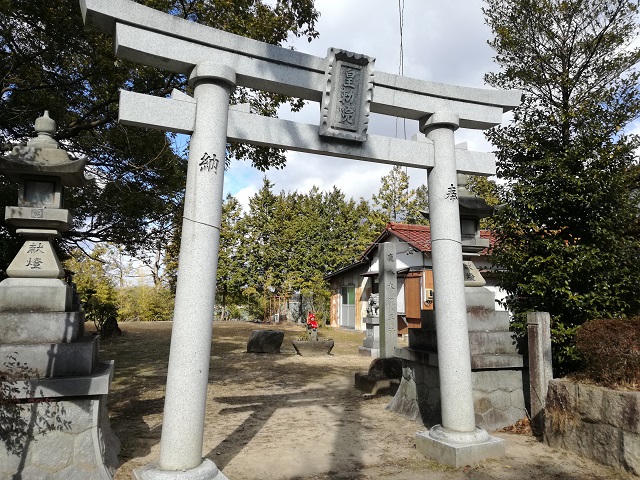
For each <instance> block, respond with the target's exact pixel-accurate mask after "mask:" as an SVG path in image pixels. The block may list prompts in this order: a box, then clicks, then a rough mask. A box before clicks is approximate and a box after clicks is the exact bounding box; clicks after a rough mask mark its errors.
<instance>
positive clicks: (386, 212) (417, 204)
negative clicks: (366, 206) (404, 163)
mask: <svg viewBox="0 0 640 480" xmlns="http://www.w3.org/2000/svg"><path fill="white" fill-rule="evenodd" d="M380 183H381V185H380V190H378V194H377V195H375V194H374V195H373V196H372V200H373V204H374V206H375V210H376V212H377V215H376V220H375V221H376V223H377V224H378V225H379V227H380V228H379V230H382V229H383V228H384V226H385V225H386V224H387V222H401V223H416V224H426V223H427V220H426V219H425V218H424V216H423V215H422V214H421V213H420V211H421V210H426V209H427V208H428V204H429V202H428V199H427V196H428V195H427V187H426V185H421V186H420V187H418V188H417V189H415V190H414V189H410V188H409V175H408V174H407V173H406V172H405V171H404V170H403V168H402V167H399V166H397V165H395V166H394V167H393V168H392V169H391V171H390V172H389V174H388V175H385V176H383V177H382V178H381V179H380Z"/></svg>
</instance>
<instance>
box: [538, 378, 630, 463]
mask: <svg viewBox="0 0 640 480" xmlns="http://www.w3.org/2000/svg"><path fill="white" fill-rule="evenodd" d="M544 439H545V442H546V443H547V444H548V445H550V446H552V447H556V448H564V449H567V450H571V451H573V452H576V453H578V454H580V455H582V456H584V457H587V458H591V459H594V460H596V461H598V462H600V463H603V464H605V465H610V466H613V467H617V468H623V469H625V470H627V471H629V472H631V473H633V474H635V475H640V392H632V391H618V390H609V389H607V388H603V387H598V386H594V385H585V384H580V383H574V382H571V381H567V380H565V379H555V380H551V381H550V382H549V392H548V395H547V403H546V407H545V429H544Z"/></svg>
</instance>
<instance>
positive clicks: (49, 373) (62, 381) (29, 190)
mask: <svg viewBox="0 0 640 480" xmlns="http://www.w3.org/2000/svg"><path fill="white" fill-rule="evenodd" d="M35 130H36V133H37V135H38V136H37V137H36V138H34V139H32V140H29V142H28V143H27V145H26V146H18V147H15V148H14V149H13V150H12V151H11V153H10V154H9V155H7V156H5V157H0V172H1V173H2V174H4V175H6V176H7V177H8V178H10V179H12V180H14V181H16V182H18V184H19V194H18V206H12V207H6V212H5V220H6V221H7V222H8V223H10V224H12V225H14V226H15V227H17V232H18V233H19V234H21V235H23V236H24V237H25V238H26V241H25V243H24V245H23V247H22V248H21V249H20V251H19V252H18V254H17V255H16V257H15V258H14V260H13V261H12V262H11V264H10V266H9V268H8V269H7V275H8V276H9V278H7V279H5V280H4V281H2V282H0V373H2V374H3V377H4V378H6V380H5V382H4V385H3V391H4V392H6V391H8V390H7V387H10V388H11V389H12V393H11V398H10V399H5V401H7V402H8V403H7V404H5V406H4V407H3V408H4V409H5V410H6V411H7V412H8V411H10V412H12V414H11V416H10V417H11V421H12V422H13V425H10V426H9V430H11V429H12V428H14V429H23V430H24V431H23V432H19V433H20V434H21V435H24V436H23V441H21V442H19V443H18V444H16V443H15V442H13V443H11V442H10V441H9V440H10V438H3V437H1V436H0V443H3V444H4V445H3V447H4V448H0V477H2V478H5V477H7V478H8V477H9V476H12V475H13V477H12V478H65V479H78V480H80V479H91V480H110V479H111V478H112V476H113V473H114V471H115V468H116V467H117V464H118V460H117V454H118V451H119V448H120V446H119V442H118V440H117V438H116V437H115V435H114V434H113V433H112V431H111V427H110V424H109V417H108V414H107V397H108V393H109V385H110V382H111V378H112V375H113V362H112V361H107V362H100V361H99V360H98V346H99V345H98V342H99V337H93V336H86V335H85V333H84V320H85V318H84V312H83V310H82V306H81V305H80V304H79V302H78V298H77V295H75V294H74V293H75V292H74V289H73V287H72V286H71V285H69V283H67V282H66V281H65V280H64V277H65V272H64V270H63V269H62V265H61V264H60V260H59V259H58V256H57V255H56V252H55V249H54V247H53V244H52V242H53V240H54V239H56V238H59V237H60V234H61V232H65V231H67V230H68V229H69V227H70V225H71V215H70V214H69V211H68V210H65V209H64V208H63V203H62V197H63V188H64V187H76V186H81V185H83V184H85V183H86V182H87V181H88V179H87V178H86V177H85V175H84V167H85V163H86V160H84V159H80V160H72V159H70V158H69V156H68V155H67V153H66V152H65V151H63V150H61V149H60V148H59V147H58V142H56V141H55V140H54V139H53V135H54V134H55V132H56V124H55V122H54V121H53V120H52V119H51V118H49V115H48V113H47V112H45V114H44V116H42V117H40V118H38V119H37V120H36V124H35ZM25 402H26V403H25Z"/></svg>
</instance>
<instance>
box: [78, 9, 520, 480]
mask: <svg viewBox="0 0 640 480" xmlns="http://www.w3.org/2000/svg"><path fill="white" fill-rule="evenodd" d="M80 4H81V8H82V12H83V15H84V17H85V21H86V23H87V24H88V25H90V26H93V27H97V28H99V29H101V30H103V31H104V32H106V33H109V34H111V35H113V36H114V41H115V46H116V49H115V50H116V55H117V56H118V57H120V58H124V59H127V60H130V61H133V62H137V63H142V64H145V65H149V66H154V67H157V68H161V69H164V70H167V71H171V72H174V73H180V74H185V75H188V76H189V78H190V83H191V85H192V86H193V87H194V97H193V98H192V97H189V96H187V95H185V94H184V93H181V92H177V91H176V92H174V93H173V94H172V98H157V97H151V96H147V95H141V94H137V93H133V92H128V91H122V92H121V96H120V121H121V122H122V123H125V124H128V125H138V126H143V127H147V128H158V129H162V130H167V131H172V132H178V133H186V134H190V135H192V139H191V144H190V149H189V167H188V173H187V186H186V193H185V213H184V224H183V237H182V243H181V251H180V258H179V270H178V284H177V292H176V307H175V312H174V325H173V333H172V343H171V353H170V359H169V373H168V378H167V396H166V401H165V412H164V423H163V429H162V440H161V450H160V459H159V462H158V464H157V465H154V466H152V467H150V468H148V469H147V470H145V471H144V472H141V473H140V475H141V477H140V478H149V479H155V478H164V477H162V476H161V475H162V474H163V473H162V472H165V471H172V472H175V475H177V476H176V477H172V478H196V477H194V476H193V475H201V476H199V477H197V478H224V476H223V475H222V473H221V472H218V470H217V468H216V467H215V465H213V463H212V462H210V461H207V460H205V461H203V460H202V458H201V453H202V434H203V428H204V407H205V403H206V389H207V374H208V362H209V349H210V333H211V319H212V313H213V304H214V298H215V295H214V291H213V290H212V285H214V284H215V276H216V269H217V251H218V243H219V228H220V211H221V205H222V184H223V175H224V168H223V165H224V164H223V161H224V155H225V146H226V143H227V142H228V141H233V142H245V143H252V144H256V145H265V146H270V147H274V148H282V149H290V150H297V151H302V152H311V153H316V154H320V155H330V156H339V157H343V158H347V159H356V160H364V161H371V162H378V163H386V164H391V165H400V166H407V167H414V168H421V169H425V170H426V171H427V172H428V184H429V204H430V207H431V208H430V211H431V235H432V239H433V240H432V241H433V262H434V283H435V292H436V294H435V295H436V297H435V300H434V302H435V305H436V318H437V322H438V324H439V325H445V326H446V327H445V328H446V330H447V331H449V332H452V331H455V332H457V333H459V335H460V336H458V334H457V333H456V334H450V335H449V336H448V337H447V338H443V340H442V342H441V341H440V338H438V354H439V358H440V362H441V365H442V367H441V369H440V376H441V378H443V379H445V378H446V379H447V380H445V381H444V382H443V385H442V387H441V394H442V397H443V402H442V404H443V405H445V404H446V405H448V407H447V408H448V410H450V411H451V414H449V413H445V412H443V422H442V426H440V427H439V428H438V429H435V430H432V432H429V433H427V436H429V438H430V439H431V440H433V442H434V445H435V446H434V451H435V452H436V453H435V455H439V454H438V452H437V450H438V448H440V447H441V446H442V445H445V446H447V445H453V446H452V447H451V448H454V449H457V448H458V446H464V447H465V448H467V447H469V446H470V445H473V446H474V447H473V448H476V447H475V446H476V445H479V446H478V447H477V448H476V450H480V451H482V449H483V448H485V447H484V446H486V445H488V446H489V447H487V449H486V451H485V453H480V454H479V455H484V456H491V455H497V454H499V453H500V451H499V450H500V448H503V447H502V446H501V445H497V444H499V442H494V441H493V440H491V441H490V440H489V436H488V434H486V432H484V431H481V430H478V429H476V428H475V425H474V424H473V402H472V399H471V382H470V378H469V375H467V374H466V372H467V371H470V360H469V351H468V342H467V344H466V347H465V346H464V342H465V338H466V335H467V330H466V310H465V299H464V279H463V267H462V255H461V251H460V243H461V238H460V225H459V215H458V199H457V195H456V194H455V193H456V192H455V186H456V185H457V182H456V174H457V172H460V173H468V174H475V175H492V174H494V173H495V159H494V157H493V155H491V154H487V153H480V152H471V151H468V150H466V149H464V148H457V147H456V145H455V142H454V131H455V130H456V129H457V128H474V129H486V128H490V127H493V126H494V125H497V124H499V123H500V122H501V120H502V115H503V113H504V112H505V111H508V110H511V109H512V108H514V107H515V106H517V105H518V104H519V103H520V98H521V93H520V92H519V91H498V90H488V89H477V88H465V87H457V86H452V85H444V84H437V83H433V82H427V81H422V80H415V79H410V78H406V77H401V76H398V75H392V74H387V73H383V72H374V69H373V66H374V60H373V58H371V57H367V56H364V55H359V54H355V53H351V52H345V51H343V50H339V49H330V50H329V54H328V57H327V58H320V57H315V56H312V55H307V54H304V53H301V52H296V51H292V50H289V49H285V48H281V47H277V46H273V45H269V44H265V43H262V42H258V41H256V40H251V39H248V38H244V37H240V36H237V35H233V34H229V33H225V32H222V31H220V30H216V29H213V28H208V27H205V26H203V25H198V24H195V23H193V22H189V21H186V20H181V19H177V18H175V17H172V16H171V15H168V14H164V13H161V12H158V11H154V10H152V9H149V8H146V7H144V6H141V5H139V4H136V3H133V2H131V1H128V0H81V1H80ZM234 85H238V86H243V87H249V88H253V89H258V90H264V91H268V92H273V93H279V94H283V95H287V96H295V97H299V98H302V99H305V100H311V101H315V102H321V108H320V111H321V118H320V121H319V124H318V125H309V124H303V123H298V122H292V121H285V120H279V119H275V118H267V117H262V116H259V115H255V114H251V113H249V112H248V111H247V110H246V109H244V108H243V107H242V106H240V107H235V108H233V107H232V108H229V104H228V95H229V91H230V89H231V88H233V86H234ZM369 112H373V113H379V114H384V115H391V116H397V117H403V118H408V119H414V120H420V123H421V131H423V132H424V133H425V134H426V136H427V138H426V139H424V138H423V139H421V140H420V141H406V140H401V139H396V138H390V137H380V136H374V135H369V134H368V133H367V126H368V116H369ZM452 186H453V187H454V190H453V191H452V190H451V187H452ZM205 239H206V240H205ZM203 241H206V242H207V248H206V249H204V248H202V242H203ZM203 252H204V254H205V258H203V256H202V255H203ZM196 259H197V261H196ZM183 272H184V273H183ZM438 305H440V306H441V307H442V308H439V307H438ZM441 330H444V329H441ZM465 348H466V350H465ZM184 392H188V393H187V394H185V393H184ZM445 398H446V401H445V400H444V399H445ZM496 445H497V446H496ZM443 448H444V447H443ZM446 448H449V447H446ZM203 472H204V473H203ZM190 475H191V476H190ZM202 475H205V476H202ZM206 475H208V477H207V476H206Z"/></svg>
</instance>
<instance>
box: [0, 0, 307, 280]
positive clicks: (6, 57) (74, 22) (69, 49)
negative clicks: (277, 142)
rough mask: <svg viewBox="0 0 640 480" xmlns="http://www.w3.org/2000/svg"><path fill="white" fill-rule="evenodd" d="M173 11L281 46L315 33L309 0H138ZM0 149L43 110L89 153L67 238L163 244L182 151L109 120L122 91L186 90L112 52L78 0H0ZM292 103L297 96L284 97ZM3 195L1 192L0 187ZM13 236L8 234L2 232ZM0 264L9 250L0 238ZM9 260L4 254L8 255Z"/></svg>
mask: <svg viewBox="0 0 640 480" xmlns="http://www.w3.org/2000/svg"><path fill="white" fill-rule="evenodd" d="M138 3H142V4H145V5H147V6H149V7H153V8H156V9H158V10H161V11H164V12H168V13H171V14H172V15H175V16H178V17H181V18H185V19H188V20H190V21H195V22H199V23H201V24H204V25H207V26H212V27H217V28H220V29H222V30H226V31H228V32H232V33H236V34H240V35H243V36H248V37H250V38H254V39H257V40H260V41H263V42H268V43H272V44H276V45H281V44H282V43H283V42H285V41H286V40H287V38H288V37H289V36H290V35H293V36H297V37H300V36H304V37H307V38H308V39H309V40H311V39H312V38H314V37H316V36H317V32H316V31H315V22H316V20H317V17H318V12H317V11H316V10H315V8H314V6H313V0H299V1H295V2H290V1H282V2H280V1H279V2H277V3H276V4H275V5H273V4H272V2H267V1H262V0H247V1H242V2H229V1H227V0H139V1H138ZM0 52H1V53H0V59H2V61H0V155H2V154H6V153H7V152H9V151H10V150H11V148H12V147H13V146H14V145H16V144H18V143H21V142H24V141H26V140H27V139H28V138H29V137H31V136H32V135H33V124H34V121H35V119H36V118H37V117H39V116H40V115H42V113H43V111H44V110H49V112H50V115H51V117H52V118H53V119H55V120H56V121H57V123H58V132H57V134H56V135H55V138H56V140H59V141H60V142H61V143H62V144H63V146H64V147H65V148H66V149H67V150H68V151H69V152H73V154H74V155H83V156H86V157H87V158H88V159H89V163H90V171H91V173H93V174H94V175H95V176H96V177H97V178H98V182H96V183H95V184H92V185H88V186H86V187H84V188H75V189H69V191H68V192H67V194H66V203H67V208H69V209H70V210H72V211H73V214H74V219H75V225H74V226H75V228H74V229H73V230H72V231H70V232H68V233H66V234H65V238H66V240H67V244H71V243H73V242H74V241H75V242H81V241H83V240H91V241H110V242H113V243H117V244H122V245H125V246H126V247H127V248H128V250H129V253H134V252H135V251H136V250H139V249H143V250H144V249H151V250H154V249H155V248H156V247H157V246H158V245H160V246H161V247H164V246H166V243H163V240H164V239H167V238H170V237H171V234H170V228H171V227H172V220H173V219H174V217H175V216H176V215H177V214H178V212H179V209H180V207H181V201H182V195H183V189H184V178H185V172H186V162H185V158H186V152H184V151H179V149H178V148H176V146H175V145H174V144H173V143H172V142H173V140H174V138H175V137H174V136H173V135H167V134H165V133H164V132H160V131H155V130H144V129H140V128H134V127H125V126H122V125H119V124H118V123H117V116H118V114H117V112H118V92H119V90H120V89H127V90H133V91H136V92H140V93H146V94H150V95H155V96H160V97H164V96H166V95H168V94H169V93H170V92H171V90H172V89H174V88H177V89H180V90H182V91H188V86H187V81H186V78H185V76H184V75H176V74H173V73H169V72H165V71H161V70H157V69H153V68H148V67H144V66H140V65H135V64H131V63H129V62H126V61H123V60H119V59H116V58H115V57H114V55H113V38H111V37H110V36H106V35H103V34H101V33H99V32H97V31H96V30H94V29H91V28H86V27H85V26H84V25H83V23H82V15H81V12H80V6H79V2H78V1H77V0H65V1H54V2H47V1H33V0H0ZM232 101H233V102H249V103H250V104H251V107H252V109H253V111H256V112H259V113H261V114H264V115H270V116H274V115H275V112H276V108H277V106H278V105H280V104H281V103H282V102H284V101H288V99H286V98H285V97H283V96H281V95H270V94H266V93H262V92H261V93H256V92H251V91H249V90H247V89H242V88H238V89H236V90H235V91H234V94H233V99H232ZM291 104H292V108H293V109H294V110H295V109H297V108H299V107H300V106H301V105H302V103H301V102H300V101H298V100H291ZM229 152H230V155H231V156H232V157H236V158H239V159H249V160H251V161H252V162H253V164H254V165H255V166H256V167H257V168H259V169H263V170H264V169H266V168H268V167H270V166H276V167H281V166H282V165H284V161H285V159H284V155H283V153H282V152H279V151H273V150H270V149H265V148H257V147H252V146H248V145H230V146H229ZM5 189H9V190H10V194H9V195H5V194H4V190H5ZM15 191H16V187H15V185H11V184H9V183H8V182H6V181H4V179H3V181H2V182H1V183H0V201H2V202H4V203H2V205H0V207H2V208H4V206H5V205H13V204H15V200H13V199H14V198H15ZM1 233H3V234H6V235H13V231H12V230H10V231H9V230H7V231H6V232H1ZM0 248H8V249H11V250H12V251H11V252H7V253H4V252H0V261H3V262H4V265H0V268H2V267H5V266H6V262H7V261H10V259H11V257H12V256H13V254H14V253H15V251H13V249H15V245H14V244H13V243H12V242H2V243H0ZM7 259H9V260H7Z"/></svg>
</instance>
